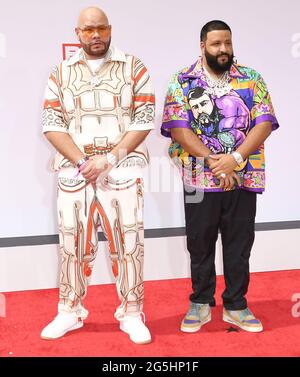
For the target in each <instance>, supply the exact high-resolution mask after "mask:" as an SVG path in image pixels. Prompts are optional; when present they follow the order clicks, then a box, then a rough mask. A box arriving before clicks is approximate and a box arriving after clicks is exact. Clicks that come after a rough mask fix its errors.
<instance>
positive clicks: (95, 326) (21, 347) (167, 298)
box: [0, 270, 300, 357]
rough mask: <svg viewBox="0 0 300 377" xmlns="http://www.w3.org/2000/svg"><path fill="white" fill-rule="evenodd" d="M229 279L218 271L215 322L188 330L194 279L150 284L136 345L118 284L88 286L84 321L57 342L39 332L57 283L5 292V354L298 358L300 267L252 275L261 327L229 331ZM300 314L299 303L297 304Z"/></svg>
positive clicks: (1, 341) (252, 303) (1, 339)
mask: <svg viewBox="0 0 300 377" xmlns="http://www.w3.org/2000/svg"><path fill="white" fill-rule="evenodd" d="M223 288H224V283H223V277H222V276H221V277H218V283H217V293H216V299H217V306H216V307H215V308H214V309H213V312H212V315H213V320H212V322H210V323H208V324H207V325H205V326H204V327H203V328H202V329H201V330H200V332H198V333H195V334H185V333H182V332H180V331H179V324H180V321H181V319H182V317H183V315H184V314H185V312H186V309H187V308H188V295H189V292H190V280H189V279H178V280H164V281H152V282H146V283H145V297H146V299H145V308H144V311H145V313H146V319H147V324H148V326H149V328H150V330H151V332H152V335H153V342H152V343H151V344H148V345H139V346H138V345H135V344H133V343H131V341H130V340H129V338H128V337H127V335H126V334H124V333H122V332H121V331H119V329H118V323H117V322H116V321H115V320H114V318H113V313H114V309H115V307H116V306H117V304H118V300H117V297H116V292H115V287H114V285H101V286H92V287H90V288H89V291H88V296H87V298H86V300H85V305H86V307H87V308H88V309H89V311H90V316H89V318H88V319H87V321H86V322H85V326H84V327H83V328H82V329H80V330H76V331H74V332H71V333H68V334H66V335H65V336H64V337H63V338H61V339H59V340H56V341H45V340H41V339H40V331H41V330H42V328H43V327H44V326H45V325H46V324H47V323H48V322H49V321H50V320H52V319H53V317H54V316H55V315H56V305H57V295H58V290H57V289H51V290H39V291H25V292H14V293H6V294H5V297H6V306H7V310H6V317H5V318H0V356H6V357H7V356H157V357H159V356H299V355H300V316H298V318H295V317H293V315H292V307H293V305H295V302H292V300H291V298H292V296H293V295H294V294H295V293H300V270H293V271H280V272H268V273H255V274H252V275H251V283H250V289H249V293H248V296H247V297H248V301H249V307H250V308H251V309H252V311H253V312H254V313H255V314H256V315H257V317H259V318H260V319H261V321H262V322H263V325H264V328H265V331H264V332H263V333H258V334H251V333H246V332H244V331H242V330H241V331H240V332H228V331H227V329H228V327H229V324H227V323H225V322H223V321H222V320H221V313H222V306H221V300H220V296H221V293H222V290H223ZM297 313H299V315H300V309H298V310H297Z"/></svg>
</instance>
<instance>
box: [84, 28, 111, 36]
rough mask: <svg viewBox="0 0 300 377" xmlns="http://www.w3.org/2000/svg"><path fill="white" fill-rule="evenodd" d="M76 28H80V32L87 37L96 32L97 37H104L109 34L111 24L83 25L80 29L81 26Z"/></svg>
mask: <svg viewBox="0 0 300 377" xmlns="http://www.w3.org/2000/svg"><path fill="white" fill-rule="evenodd" d="M78 29H79V30H81V32H82V34H83V35H84V36H85V37H87V38H91V37H92V36H93V35H94V34H95V33H97V34H98V35H99V37H101V38H105V37H108V36H109V35H110V31H111V25H103V26H97V27H85V28H84V29H81V28H78Z"/></svg>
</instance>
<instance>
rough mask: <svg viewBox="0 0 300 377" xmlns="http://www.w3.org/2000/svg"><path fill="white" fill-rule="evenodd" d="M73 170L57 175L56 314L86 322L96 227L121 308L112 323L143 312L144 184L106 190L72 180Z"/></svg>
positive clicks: (139, 181) (129, 183) (134, 182)
mask: <svg viewBox="0 0 300 377" xmlns="http://www.w3.org/2000/svg"><path fill="white" fill-rule="evenodd" d="M75 172H76V169H74V168H72V167H69V168H63V169H61V171H60V173H59V182H58V221H59V239H60V251H61V275H60V301H59V305H58V309H59V312H61V311H74V312H76V313H77V315H78V317H82V318H86V317H87V315H88V311H87V310H86V309H85V308H84V306H83V304H82V300H83V298H84V297H85V295H86V292H87V285H88V282H89V279H90V276H91V273H92V268H93V264H94V260H95V258H96V255H97V249H98V238H97V232H98V227H99V226H101V229H102V231H103V233H104V235H105V237H106V239H107V240H108V246H109V252H110V257H111V262H112V270H113V274H114V276H115V278H116V286H117V292H118V296H119V299H120V301H121V305H120V306H119V307H118V308H117V311H116V313H115V316H116V318H120V317H122V315H124V313H130V312H137V311H142V306H143V299H144V285H143V261H144V226H143V181H142V179H139V178H138V179H131V180H128V181H127V182H125V183H124V182H123V184H119V185H118V184H115V185H113V186H112V187H113V188H112V189H111V190H103V189H102V188H101V187H99V186H96V185H94V186H93V185H92V184H86V181H84V180H82V176H80V177H81V180H80V179H79V178H74V173H75Z"/></svg>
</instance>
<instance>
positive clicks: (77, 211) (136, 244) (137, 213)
mask: <svg viewBox="0 0 300 377" xmlns="http://www.w3.org/2000/svg"><path fill="white" fill-rule="evenodd" d="M75 30H76V34H77V37H78V40H79V41H80V44H81V47H82V48H81V49H79V51H78V52H77V53H76V54H75V55H74V56H73V57H71V58H70V59H69V60H65V61H63V62H62V63H61V64H60V65H59V66H58V67H56V68H55V69H54V70H53V72H52V73H51V75H50V78H49V80H48V86H47V89H46V100H45V105H44V114H43V132H44V133H45V136H46V138H47V139H48V140H49V142H50V143H51V144H52V145H53V146H54V147H55V149H56V150H57V154H56V158H55V160H54V169H55V170H58V171H59V174H58V191H57V192H58V194H57V196H58V223H59V239H60V252H61V274H60V290H59V304H58V315H57V316H56V317H55V319H54V320H53V321H52V322H51V323H50V324H49V325H48V326H46V327H45V328H44V329H43V331H42V333H41V337H42V338H43V339H56V338H59V337H61V336H63V335H64V334H65V333H67V332H68V331H71V330H75V329H79V328H81V327H82V326H83V320H84V319H86V318H87V315H88V311H87V309H86V308H85V307H84V305H83V299H84V297H85V295H86V292H87V286H88V282H89V279H90V277H91V273H92V267H93V263H94V260H95V258H96V254H97V249H98V237H97V235H98V227H99V225H101V228H102V231H103V233H104V235H105V237H106V239H107V240H108V245H109V251H110V257H111V262H112V270H113V273H114V276H115V278H116V286H117V292H118V296H119V299H120V306H119V307H118V308H117V310H116V312H115V318H116V319H117V320H118V321H119V322H120V329H121V330H122V331H124V332H125V333H127V334H128V335H129V337H130V339H131V340H132V341H133V342H134V343H137V344H145V343H149V342H150V341H151V335H150V332H149V330H148V328H147V327H146V325H145V323H144V321H145V319H144V314H143V312H142V309H143V301H144V286H143V257H144V227H143V180H142V169H143V168H144V167H145V166H146V165H147V163H148V152H147V149H146V147H145V145H144V144H143V140H144V139H145V137H146V136H147V134H148V133H149V131H150V130H151V129H153V128H154V94H153V90H152V87H151V84H150V81H149V74H148V72H147V69H146V68H145V66H144V65H143V63H142V62H141V61H140V60H139V59H138V58H136V57H134V56H132V55H128V54H125V53H124V52H122V51H120V50H119V49H117V48H116V47H114V46H111V45H110V42H111V25H110V24H109V21H108V18H107V16H106V15H105V13H104V12H103V11H102V10H101V9H98V8H95V7H90V8H87V9H85V10H83V11H82V12H81V13H80V16H79V20H78V26H77V28H76V29H75Z"/></svg>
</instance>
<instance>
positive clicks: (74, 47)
mask: <svg viewBox="0 0 300 377" xmlns="http://www.w3.org/2000/svg"><path fill="white" fill-rule="evenodd" d="M80 47H81V46H80V44H79V43H63V45H62V49H63V60H66V59H69V58H71V57H72V56H73V55H74V54H75V53H76V52H77V51H78V49H79V48H80Z"/></svg>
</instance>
